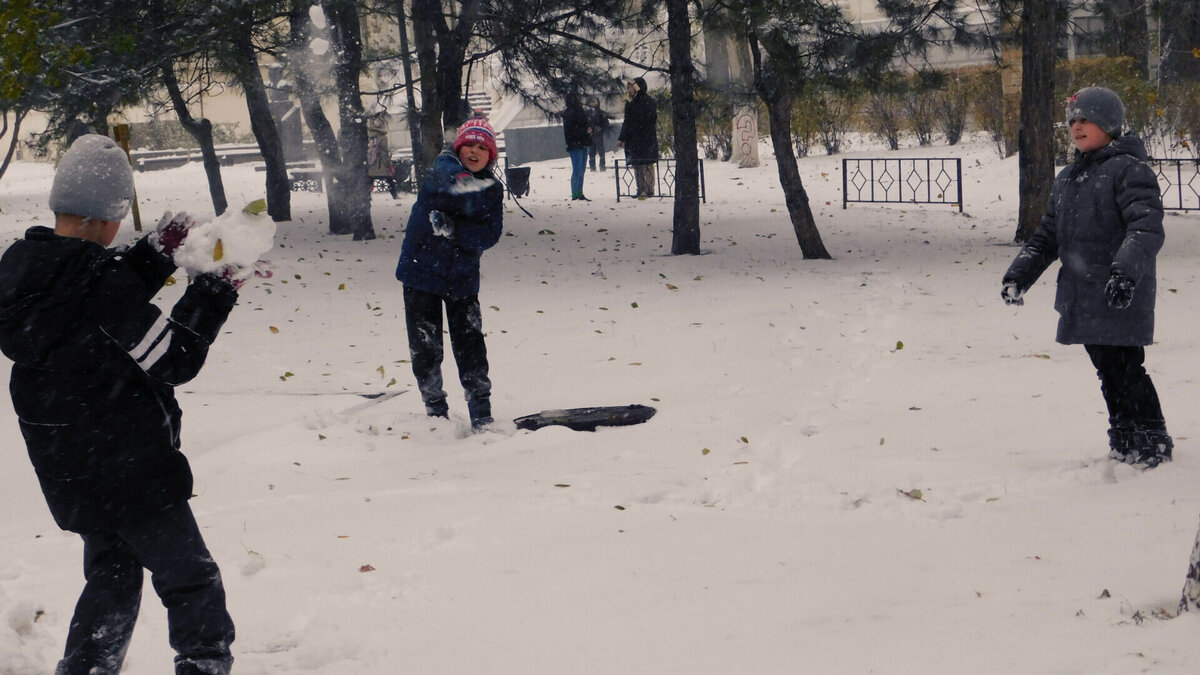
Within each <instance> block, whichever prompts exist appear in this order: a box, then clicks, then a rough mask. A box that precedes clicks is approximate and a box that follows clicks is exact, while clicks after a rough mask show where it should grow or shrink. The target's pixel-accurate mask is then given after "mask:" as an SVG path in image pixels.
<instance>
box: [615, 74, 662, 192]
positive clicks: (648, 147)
mask: <svg viewBox="0 0 1200 675" xmlns="http://www.w3.org/2000/svg"><path fill="white" fill-rule="evenodd" d="M628 90H629V97H630V98H629V101H628V102H627V103H626V104H625V121H624V122H623V123H622V124H621V133H620V135H619V136H618V137H617V147H618V148H621V147H623V148H625V159H626V160H627V161H628V162H629V165H630V166H632V167H634V171H635V173H636V177H637V196H638V197H653V196H654V167H655V163H656V162H658V104H656V103H655V102H654V98H653V97H651V96H650V94H649V93H647V91H646V80H645V78H641V77H637V78H634V80H633V81H632V82H630V83H629V85H628Z"/></svg>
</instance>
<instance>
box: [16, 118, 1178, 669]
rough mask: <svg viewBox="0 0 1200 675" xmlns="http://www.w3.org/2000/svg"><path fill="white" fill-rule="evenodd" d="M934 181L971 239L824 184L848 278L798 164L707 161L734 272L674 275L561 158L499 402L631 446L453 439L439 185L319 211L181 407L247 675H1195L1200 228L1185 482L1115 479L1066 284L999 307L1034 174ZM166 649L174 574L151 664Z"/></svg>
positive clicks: (1174, 259) (641, 224)
mask: <svg viewBox="0 0 1200 675" xmlns="http://www.w3.org/2000/svg"><path fill="white" fill-rule="evenodd" d="M879 152H880V151H878V150H870V149H862V148H861V147H860V149H858V150H856V151H855V152H852V153H851V154H850V156H854V155H855V154H856V153H857V154H863V155H877V154H879ZM900 154H902V155H905V156H912V155H921V154H929V155H937V156H942V155H947V154H950V155H954V156H961V157H963V160H964V161H963V173H964V181H965V183H966V186H965V196H966V199H965V203H966V213H965V214H962V215H960V214H958V213H957V212H956V211H955V210H953V209H951V208H950V207H945V206H931V207H905V208H901V207H885V206H852V207H851V208H850V209H849V210H842V208H841V201H840V200H841V196H840V186H841V173H840V171H841V169H840V167H841V163H840V157H833V158H827V157H813V158H808V159H804V160H802V163H801V169H802V172H803V176H804V180H805V182H806V186H807V188H808V190H809V193H810V195H811V197H812V200H813V206H814V210H815V211H816V214H817V220H818V222H819V223H820V227H821V233H822V235H823V237H824V241H825V243H826V245H827V246H828V248H829V250H830V251H831V253H832V254H833V255H834V257H835V260H833V261H822V262H815V261H804V260H802V258H801V255H800V250H799V248H798V247H797V245H796V243H795V238H794V236H793V235H792V232H791V226H790V223H789V221H788V219H787V215H786V210H785V208H784V205H783V198H782V193H781V191H780V189H779V187H778V180H777V174H776V167H775V163H774V161H773V159H772V158H771V157H770V156H769V155H767V156H766V157H765V161H764V164H763V166H762V167H760V168H756V169H738V168H736V167H735V166H730V165H728V164H722V163H719V162H708V163H706V165H705V173H706V175H707V182H708V195H709V199H708V203H707V204H706V205H704V206H703V208H702V216H701V220H702V224H703V229H702V232H703V247H704V249H705V252H706V253H707V255H703V256H686V257H672V256H670V255H667V253H668V252H669V249H670V222H671V204H670V202H667V201H659V200H648V201H641V202H639V201H628V200H623V201H621V202H620V203H619V204H618V203H617V202H616V201H615V199H614V198H613V197H612V194H613V188H612V184H611V182H610V181H611V180H612V177H611V174H610V173H590V174H588V176H587V182H586V185H585V191H586V192H587V194H589V195H590V196H591V197H592V199H593V200H594V201H592V202H590V203H581V202H571V201H569V199H568V196H569V189H568V172H569V169H568V165H567V162H566V161H565V160H557V161H548V162H541V163H536V164H533V165H532V167H533V169H532V185H533V193H532V194H531V195H530V196H529V197H528V198H527V199H524V200H523V203H524V204H525V205H526V207H528V208H529V209H530V210H531V211H532V212H533V213H534V215H535V216H536V219H534V220H530V219H528V218H526V217H525V216H523V215H522V214H521V213H520V212H519V211H518V210H516V209H515V208H513V207H512V204H511V202H509V210H508V211H507V213H506V223H505V225H506V230H507V233H508V236H506V237H504V238H503V239H502V240H501V242H500V244H499V245H498V246H497V247H496V248H495V249H493V250H492V251H490V252H488V253H487V254H485V256H484V282H483V291H482V294H481V301H482V304H483V307H484V313H485V327H486V329H487V331H488V347H489V352H490V356H491V363H492V374H493V380H494V383H495V398H494V405H495V412H496V416H497V418H498V419H500V418H503V419H511V418H513V417H516V416H518V415H522V414H526V413H530V412H534V411H537V410H541V409H545V408H557V407H571V406H583V405H592V404H626V403H644V404H650V405H654V406H657V407H658V409H659V413H658V415H657V416H656V417H655V418H654V419H653V420H651V421H650V422H649V423H647V424H644V425H641V426H635V427H628V428H622V429H602V430H600V431H598V432H596V433H586V432H572V431H568V430H566V429H562V428H549V429H544V430H541V431H537V432H525V431H516V430H515V428H514V427H513V426H512V425H511V423H505V424H503V425H502V428H501V430H500V431H497V432H491V433H485V434H481V435H475V436H472V435H470V434H469V433H467V429H468V427H469V425H468V424H467V421H466V418H465V405H463V404H462V402H461V390H460V389H459V388H458V387H457V384H452V385H451V386H448V390H449V391H450V392H451V400H452V410H453V413H452V415H453V417H452V419H451V420H450V421H449V422H431V421H430V420H428V419H427V418H425V417H424V416H422V414H421V413H422V408H421V405H420V400H419V397H418V396H417V394H416V393H415V390H414V388H413V382H412V375H411V373H410V371H409V370H408V363H407V361H406V359H407V356H408V355H407V347H406V341H405V334H404V325H403V315H402V300H401V294H400V286H399V285H398V284H397V283H396V281H395V280H394V277H393V269H394V265H395V261H396V258H397V256H398V254H399V249H400V237H401V236H402V230H403V226H404V221H405V218H406V216H407V213H408V209H409V207H410V206H411V201H412V196H411V195H402V196H401V198H400V199H398V200H395V201H392V200H391V199H390V198H388V197H387V196H378V195H377V196H376V198H375V202H374V219H375V225H376V229H377V231H378V232H379V233H380V234H381V238H380V239H378V240H376V241H372V242H368V243H362V242H352V241H350V240H349V237H344V236H343V237H334V236H330V235H328V234H326V230H327V227H326V223H325V216H324V212H325V203H324V199H323V197H322V196H321V195H317V194H309V193H302V194H296V195H294V197H295V199H294V201H293V214H294V215H295V217H296V219H295V220H294V221H293V222H291V223H287V224H281V225H280V227H279V236H278V237H277V242H278V246H277V247H276V249H275V250H274V251H272V252H271V253H270V254H269V257H270V258H271V259H272V261H273V262H274V264H275V266H276V275H275V277H274V278H273V279H271V280H270V281H268V282H260V281H252V282H250V284H249V285H248V286H247V288H246V289H245V290H244V291H243V293H242V300H241V303H240V306H239V307H238V308H237V309H236V310H235V312H234V314H233V316H232V318H231V320H230V321H229V323H228V324H227V327H226V331H225V335H223V336H222V337H221V339H220V340H219V341H218V342H217V344H216V345H215V347H214V349H213V351H212V354H211V356H210V359H209V362H208V365H207V367H206V369H205V371H204V372H203V373H202V374H201V376H200V377H199V378H197V379H196V380H195V381H193V382H192V383H190V384H189V385H187V386H185V387H182V388H181V391H180V399H181V402H182V405H183V408H184V412H185V422H184V450H185V452H187V454H188V455H189V456H190V458H191V461H192V466H193V470H194V472H195V474H196V491H197V493H198V496H197V497H196V498H195V499H194V500H193V501H192V505H193V508H194V509H195V511H196V514H197V517H198V519H199V520H200V522H201V525H202V526H203V528H204V532H205V537H206V538H207V540H208V543H209V546H210V548H211V549H212V550H213V553H214V555H215V557H216V558H217V561H218V562H219V563H220V565H221V567H222V569H223V572H224V576H225V582H226V586H227V589H228V593H229V602H230V610H231V612H232V614H233V616H234V619H235V621H236V622H237V627H238V639H237V642H236V643H235V645H234V651H235V656H236V659H237V662H236V665H235V672H238V673H243V674H258V673H262V674H266V673H320V674H330V675H332V674H338V675H340V674H343V673H349V674H360V675H361V674H390V673H398V672H405V673H418V674H437V675H443V674H445V675H458V674H463V675H477V674H480V673H489V674H492V675H508V674H513V675H517V674H521V675H529V674H549V673H571V674H596V675H602V674H603V675H608V674H612V673H646V674H654V675H659V674H673V673H687V674H688V675H708V674H712V675H717V674H721V675H726V674H730V673H750V674H755V675H759V674H762V675H766V674H791V673H837V674H839V675H844V674H860V673H862V674H865V673H886V674H889V675H905V674H913V675H915V674H921V675H932V674H946V675H962V674H964V673H970V674H972V675H991V674H996V675H1000V674H1005V675H1007V674H1011V673H1039V674H1041V673H1087V674H1089V675H1090V674H1097V673H1111V674H1123V673H1141V672H1154V673H1194V672H1197V670H1198V669H1200V640H1197V639H1196V634H1197V631H1198V630H1200V616H1195V615H1184V616H1182V617H1180V618H1171V616H1172V615H1173V614H1174V610H1175V606H1176V603H1177V602H1178V599H1179V593H1180V589H1181V587H1182V585H1183V580H1184V572H1185V571H1186V567H1187V560H1188V555H1189V553H1190V551H1191V548H1192V543H1193V541H1194V539H1195V536H1196V529H1197V527H1196V526H1197V516H1198V514H1200V491H1197V489H1196V485H1197V482H1198V478H1200V452H1197V447H1198V445H1197V443H1196V442H1194V441H1193V440H1192V439H1193V438H1195V437H1197V436H1198V435H1200V429H1198V428H1197V425H1198V424H1200V422H1197V421H1196V419H1195V418H1192V417H1191V416H1190V412H1191V409H1190V404H1189V403H1188V401H1190V400H1193V399H1192V398H1191V397H1192V396H1194V395H1195V391H1196V383H1195V378H1196V373H1197V371H1198V370H1200V356H1198V355H1197V354H1196V350H1195V345H1196V326H1197V321H1196V317H1197V316H1200V280H1198V279H1197V276H1198V272H1197V267H1196V264H1195V260H1196V258H1197V256H1198V255H1200V215H1197V214H1195V213H1193V214H1190V215H1179V214H1171V215H1169V216H1168V217H1167V221H1166V227H1167V233H1168V235H1167V244H1166V247H1165V249H1164V250H1163V252H1162V254H1161V255H1160V257H1159V287H1160V292H1159V309H1158V333H1157V337H1158V340H1159V342H1160V344H1158V345H1155V346H1154V347H1152V348H1150V349H1149V350H1148V353H1149V356H1148V365H1149V368H1150V370H1151V372H1152V374H1153V376H1154V378H1155V381H1156V383H1157V385H1158V388H1159V392H1160V395H1161V397H1162V400H1163V406H1164V408H1165V412H1166V415H1167V421H1168V424H1169V427H1170V430H1171V432H1172V433H1173V434H1174V436H1175V439H1176V443H1177V445H1176V453H1177V459H1176V461H1174V462H1173V463H1171V464H1167V465H1164V466H1163V467H1161V468H1159V469H1156V470H1154V471H1151V472H1147V473H1142V472H1139V471H1136V470H1134V469H1133V468H1130V467H1127V466H1124V465H1114V464H1112V463H1110V462H1109V461H1108V460H1107V459H1105V455H1106V452H1107V448H1106V436H1105V428H1106V418H1105V412H1104V404H1103V401H1102V399H1101V397H1100V392H1099V384H1098V381H1097V380H1096V377H1095V373H1094V371H1093V370H1092V369H1091V366H1090V364H1089V362H1088V360H1087V357H1086V355H1085V354H1084V352H1083V349H1082V348H1080V347H1063V346H1060V345H1057V344H1055V343H1054V341H1053V336H1054V328H1055V314H1054V312H1053V309H1052V308H1051V301H1052V297H1053V283H1052V281H1053V269H1052V270H1051V271H1050V272H1049V273H1047V275H1046V276H1045V277H1044V278H1043V280H1042V281H1041V282H1040V283H1039V285H1038V286H1035V287H1034V289H1033V290H1032V291H1031V292H1030V293H1029V294H1028V295H1027V302H1026V305H1025V307H1023V308H1014V307H1007V306H1005V305H1004V304H1003V303H1002V302H1001V300H1000V297H999V291H1000V285H999V281H1000V276H1001V274H1002V273H1003V271H1004V269H1005V268H1006V266H1007V265H1008V262H1009V261H1010V260H1011V258H1012V257H1013V256H1014V255H1015V254H1016V251H1017V249H1016V248H1015V247H1013V246H1012V245H1011V244H1010V243H1009V242H1010V240H1011V239H1012V234H1013V229H1014V219H1015V213H1016V207H1017V197H1016V184H1017V178H1016V176H1017V165H1016V161H1015V159H1009V160H1005V161H1001V160H999V159H998V158H997V156H996V154H995V151H994V150H993V149H992V147H991V146H990V144H988V143H986V142H984V141H978V142H975V143H973V144H968V145H965V146H961V147H954V148H944V147H940V148H930V149H922V150H915V149H911V148H910V149H905V150H902V151H901V152H900ZM51 175H52V169H51V168H50V167H48V166H44V165H30V164H25V165H17V166H16V167H15V168H14V169H12V170H11V171H10V173H9V175H7V176H6V177H5V178H4V180H3V182H0V236H2V237H3V240H4V241H5V242H7V241H11V240H12V239H15V238H16V237H18V236H19V235H20V233H21V232H22V231H23V230H24V229H25V228H26V227H28V226H30V225H34V224H48V223H49V222H50V214H49V213H48V211H47V210H46V208H45V206H44V205H45V200H46V195H47V194H48V190H49V184H50V178H51ZM224 177H225V183H226V185H227V186H229V192H230V202H231V203H234V204H238V205H240V204H244V203H247V202H249V201H251V200H253V199H257V198H259V197H261V196H262V194H261V184H262V174H255V173H253V171H252V170H251V169H249V168H245V167H231V168H229V169H226V170H225V174H224ZM203 180H204V179H203V172H202V170H201V168H200V166H199V165H198V164H192V165H189V166H186V167H183V168H180V169H174V170H169V171H161V172H155V173H144V174H138V176H137V182H138V190H139V193H140V200H141V209H142V213H143V214H146V220H148V221H149V222H150V223H153V222H154V220H156V219H157V216H158V214H160V213H161V212H162V211H163V210H166V209H171V210H178V209H186V210H188V211H192V212H196V213H203V212H204V211H205V210H206V206H207V197H206V195H207V191H206V189H205V188H204V182H203ZM125 228H126V229H125V230H123V236H122V237H121V238H119V241H129V240H130V239H131V238H132V236H133V235H132V232H131V231H130V230H131V229H132V228H131V225H130V223H129V222H128V221H127V223H126V226H125ZM172 291H174V293H178V287H175V288H173V289H168V291H167V293H166V294H165V297H164V300H165V301H168V302H169V301H170V299H171V298H173V297H174V296H173V295H172ZM0 372H4V375H3V376H0V377H3V378H4V379H5V380H7V367H4V368H2V369H0ZM447 381H448V382H450V383H455V382H456V379H455V375H454V369H453V364H448V366H447ZM398 389H409V391H408V392H407V393H405V394H403V395H401V396H399V397H396V398H392V399H390V400H387V401H384V402H381V403H378V404H377V405H374V406H371V407H368V408H365V409H359V410H353V408H354V407H355V406H358V405H359V404H360V403H363V401H364V399H362V398H360V397H358V396H356V393H359V392H362V393H367V392H380V391H394V390H398ZM0 449H2V452H0V512H2V513H3V514H4V518H3V519H2V521H0V617H2V618H3V621H0V673H2V674H3V675H18V674H21V675H24V674H48V673H50V672H52V670H53V665H54V663H55V661H56V659H57V658H58V656H59V654H60V651H61V649H62V645H63V641H64V637H65V634H66V630H67V624H68V622H69V619H70V615H71V611H72V609H73V605H74V601H75V598H76V595H77V594H78V592H79V589H80V588H81V586H82V583H83V579H82V574H81V569H80V561H81V551H82V546H81V544H80V540H79V538H78V537H77V536H75V535H72V534H69V533H63V532H60V531H58V530H57V528H56V527H55V525H54V523H53V521H52V520H51V518H50V516H49V513H48V511H47V510H46V507H45V505H44V502H43V501H42V498H41V495H40V493H39V491H38V488H37V484H36V479H35V477H34V475H33V472H32V469H31V468H30V466H29V463H28V459H27V458H26V456H25V451H24V447H23V444H22V442H21V440H20V434H19V431H18V429H17V425H16V421H15V419H14V417H13V413H12V410H11V407H10V406H9V405H8V404H7V403H5V404H3V405H0ZM914 489H915V490H919V491H920V493H917V492H914ZM902 492H907V493H909V494H910V495H913V496H916V495H917V494H920V495H921V497H922V498H921V499H919V500H918V499H914V498H913V497H912V496H906V495H905V494H902ZM171 657H172V653H171V650H170V648H169V646H168V645H167V638H166V617H165V612H164V611H163V609H162V607H161V606H160V605H159V604H158V601H157V598H156V597H155V596H154V594H153V593H152V592H151V591H150V589H149V585H148V584H147V593H146V598H145V602H144V608H143V612H142V618H141V620H140V622H139V624H138V630H137V633H136V635H135V637H134V641H133V646H132V649H131V650H130V653H129V657H128V659H127V663H126V672H127V673H130V674H132V675H161V674H162V673H164V672H168V671H169V668H170V665H169V664H170V662H171Z"/></svg>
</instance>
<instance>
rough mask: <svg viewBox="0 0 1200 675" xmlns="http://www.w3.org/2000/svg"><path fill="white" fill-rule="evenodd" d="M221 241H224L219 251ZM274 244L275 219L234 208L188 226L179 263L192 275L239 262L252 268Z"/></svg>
mask: <svg viewBox="0 0 1200 675" xmlns="http://www.w3.org/2000/svg"><path fill="white" fill-rule="evenodd" d="M218 241H219V242H220V244H221V250H220V254H219V255H218V254H217V250H216V249H217V242H218ZM274 245H275V223H274V222H273V221H272V220H271V219H270V218H267V217H265V216H253V215H249V214H247V213H243V212H242V211H231V212H226V213H225V214H224V215H221V216H219V217H217V219H216V220H213V221H211V222H208V223H199V224H197V225H194V226H193V227H192V229H190V230H188V235H187V238H186V239H184V240H183V244H181V245H180V246H179V249H178V250H176V251H175V264H176V265H179V266H180V267H182V268H183V269H185V270H187V272H188V275H189V276H195V275H197V274H203V273H205V272H212V271H215V270H217V269H220V268H221V267H224V266H225V265H236V266H238V267H240V268H242V269H243V270H246V271H249V269H250V268H252V267H253V266H254V263H256V262H258V259H259V258H261V257H262V255H263V254H264V253H266V252H267V251H269V250H271V248H272V247H273V246H274Z"/></svg>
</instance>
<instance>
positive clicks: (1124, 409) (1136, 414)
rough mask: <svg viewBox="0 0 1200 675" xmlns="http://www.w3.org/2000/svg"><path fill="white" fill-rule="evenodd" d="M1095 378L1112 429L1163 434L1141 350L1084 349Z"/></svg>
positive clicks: (1152, 386) (1113, 347) (1144, 352)
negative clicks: (1097, 377)
mask: <svg viewBox="0 0 1200 675" xmlns="http://www.w3.org/2000/svg"><path fill="white" fill-rule="evenodd" d="M1084 348H1085V349H1086V350H1087V353H1088V356H1090V357H1091V359H1092V365H1094V366H1096V374H1097V375H1099V377H1100V391H1101V392H1102V393H1103V394H1104V402H1105V404H1107V406H1108V422H1109V426H1111V427H1112V428H1113V429H1137V430H1142V431H1165V430H1166V422H1165V421H1164V419H1163V411H1162V406H1161V405H1160V404H1159V401H1158V391H1157V390H1155V388H1154V383H1153V382H1152V381H1151V380H1150V375H1149V373H1147V372H1146V368H1145V367H1144V366H1143V365H1142V364H1144V363H1145V361H1146V350H1145V348H1144V347H1115V346H1109V345H1084Z"/></svg>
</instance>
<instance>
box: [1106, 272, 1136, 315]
mask: <svg viewBox="0 0 1200 675" xmlns="http://www.w3.org/2000/svg"><path fill="white" fill-rule="evenodd" d="M1134 285H1135V284H1134V281H1133V279H1130V278H1129V277H1127V276H1125V274H1124V273H1123V272H1119V271H1117V270H1113V271H1112V275H1111V276H1109V277H1108V283H1107V284H1105V286H1104V296H1105V297H1106V298H1108V308H1109V309H1129V305H1131V304H1133V287H1134Z"/></svg>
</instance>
